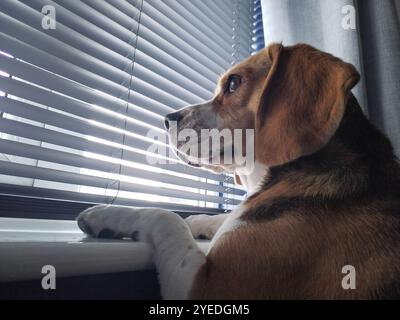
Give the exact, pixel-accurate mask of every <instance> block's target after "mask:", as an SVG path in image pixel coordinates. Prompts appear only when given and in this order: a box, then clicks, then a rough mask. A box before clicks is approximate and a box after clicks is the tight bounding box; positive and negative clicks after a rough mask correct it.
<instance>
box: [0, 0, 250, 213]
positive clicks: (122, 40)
mask: <svg viewBox="0 0 400 320" xmlns="http://www.w3.org/2000/svg"><path fill="white" fill-rule="evenodd" d="M256 2H257V1H256ZM255 9H256V3H255V2H254V1H252V0H251V1H250V0H249V1H242V0H218V1H214V0H191V1H187V0H163V1H161V0H102V1H99V0H81V1H77V0H53V1H50V0H19V1H17V0H2V1H0V31H1V32H0V193H2V194H9V195H23V196H31V197H42V198H43V197H44V198H49V199H61V200H71V201H83V202H93V203H115V204H124V205H134V206H161V207H165V208H169V209H174V210H185V211H189V210H190V211H198V212H219V211H223V210H229V209H230V208H231V207H232V206H234V205H236V204H237V203H239V202H240V200H241V198H242V197H243V195H244V191H243V190H241V189H238V188H237V187H235V186H234V184H233V179H232V177H231V176H228V175H217V174H213V173H210V172H207V171H203V170H201V169H197V168H192V167H188V166H186V165H184V164H182V163H181V162H180V161H179V160H178V159H176V158H175V157H174V156H173V155H172V154H171V153H170V154H168V156H167V158H168V161H167V162H168V163H165V161H164V162H162V161H161V162H160V161H159V162H158V163H156V164H154V163H153V161H152V163H151V164H149V158H151V159H159V158H160V155H158V154H152V153H149V151H148V150H149V146H150V145H152V144H154V143H157V144H159V145H163V142H162V141H161V140H160V141H155V140H152V139H151V138H149V137H148V136H147V133H148V131H149V130H153V131H156V132H158V133H159V134H160V135H161V136H162V135H164V134H165V133H164V129H163V117H164V115H165V114H166V113H169V112H171V111H173V110H175V109H179V108H181V107H184V106H186V105H189V104H195V103H198V102H201V101H203V100H205V99H209V98H211V97H212V93H213V90H214V87H215V83H216V81H217V79H218V77H219V75H220V74H221V73H222V72H224V70H226V69H227V68H229V66H230V65H231V64H234V63H236V62H238V61H239V60H242V59H244V58H245V57H247V56H248V55H249V54H251V52H252V50H253V49H252V45H253V44H254V41H255V37H254V36H255V33H254V32H255V29H254V28H255V25H253V23H255V18H256V16H255V15H254V12H255V11H254V10H255ZM42 12H43V13H42ZM46 14H47V15H46ZM52 18H54V20H49V19H52ZM49 21H50V23H49ZM46 23H47V25H46ZM52 23H53V25H52ZM53 27H55V28H53Z"/></svg>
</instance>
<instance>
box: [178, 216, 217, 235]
mask: <svg viewBox="0 0 400 320" xmlns="http://www.w3.org/2000/svg"><path fill="white" fill-rule="evenodd" d="M185 221H186V223H187V224H188V226H189V228H190V231H191V232H192V235H193V237H195V238H205V239H209V240H211V239H212V237H213V236H214V234H215V233H216V232H217V230H218V228H219V227H220V226H221V223H222V221H223V220H221V217H220V215H207V214H198V215H193V216H189V217H187V218H186V219H185Z"/></svg>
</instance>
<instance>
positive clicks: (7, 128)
mask: <svg viewBox="0 0 400 320" xmlns="http://www.w3.org/2000/svg"><path fill="white" fill-rule="evenodd" d="M0 125H1V126H0V132H4V133H8V134H11V135H15V136H20V137H24V138H27V139H34V140H37V141H44V142H47V143H50V144H54V145H60V146H64V147H67V148H72V149H76V150H82V151H87V152H92V153H96V154H99V155H103V156H110V155H111V156H112V155H116V154H118V153H119V152H120V151H121V149H120V148H117V147H113V146H109V145H104V144H101V143H99V142H95V141H89V140H87V139H83V138H80V137H75V136H71V135H67V134H65V133H62V132H57V131H54V130H50V129H45V128H41V127H37V126H33V125H30V124H26V123H21V122H18V121H14V120H9V119H4V118H0ZM124 153H125V154H124V159H125V160H127V161H133V162H137V163H147V158H146V156H145V155H143V154H140V153H137V152H134V151H131V150H124ZM114 157H115V156H114ZM150 158H151V157H150ZM119 159H120V157H116V160H119ZM153 159H154V158H153ZM152 165H153V166H155V167H157V168H161V169H165V170H171V171H176V172H180V173H183V174H189V175H195V176H199V177H203V178H207V179H210V180H215V181H223V182H226V183H231V184H233V179H232V177H229V176H224V175H218V174H213V173H210V172H208V171H205V170H201V169H196V168H193V167H189V166H186V165H183V164H180V163H177V164H173V163H167V164H165V163H159V162H157V163H155V164H152Z"/></svg>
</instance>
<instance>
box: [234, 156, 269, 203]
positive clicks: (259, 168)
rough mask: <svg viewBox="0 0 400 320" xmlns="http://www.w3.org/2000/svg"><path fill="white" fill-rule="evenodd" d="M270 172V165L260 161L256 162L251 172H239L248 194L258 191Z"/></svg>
mask: <svg viewBox="0 0 400 320" xmlns="http://www.w3.org/2000/svg"><path fill="white" fill-rule="evenodd" d="M267 173H268V167H267V166H266V165H264V164H262V163H260V162H258V161H255V162H254V167H253V170H252V171H251V172H250V173H249V174H237V175H238V176H239V178H240V182H241V184H242V185H243V186H244V187H245V188H246V191H247V195H248V196H250V195H252V194H253V193H255V192H257V191H258V190H259V188H260V187H261V184H262V182H263V181H264V178H265V176H266V175H267Z"/></svg>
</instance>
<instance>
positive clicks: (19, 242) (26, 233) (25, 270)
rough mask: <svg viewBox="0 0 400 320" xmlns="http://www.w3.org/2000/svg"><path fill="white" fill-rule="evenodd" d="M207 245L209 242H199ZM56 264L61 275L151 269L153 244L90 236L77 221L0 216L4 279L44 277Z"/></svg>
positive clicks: (0, 279)
mask: <svg viewBox="0 0 400 320" xmlns="http://www.w3.org/2000/svg"><path fill="white" fill-rule="evenodd" d="M199 244H200V245H201V247H202V248H204V249H206V248H207V242H203V243H199ZM44 265H52V266H54V267H55V269H56V273H57V277H67V276H79V275H88V274H101V273H113V272H124V271H138V270H148V269H152V268H153V263H152V248H151V246H150V245H148V244H146V243H141V242H133V241H129V240H108V239H107V240H100V239H89V240H88V239H86V238H85V235H84V234H83V233H82V232H81V231H80V229H79V228H78V226H77V225H76V222H75V221H59V220H39V219H14V218H0V282H8V281H20V280H31V279H37V278H41V277H42V276H43V274H42V273H41V270H42V267H43V266H44Z"/></svg>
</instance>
